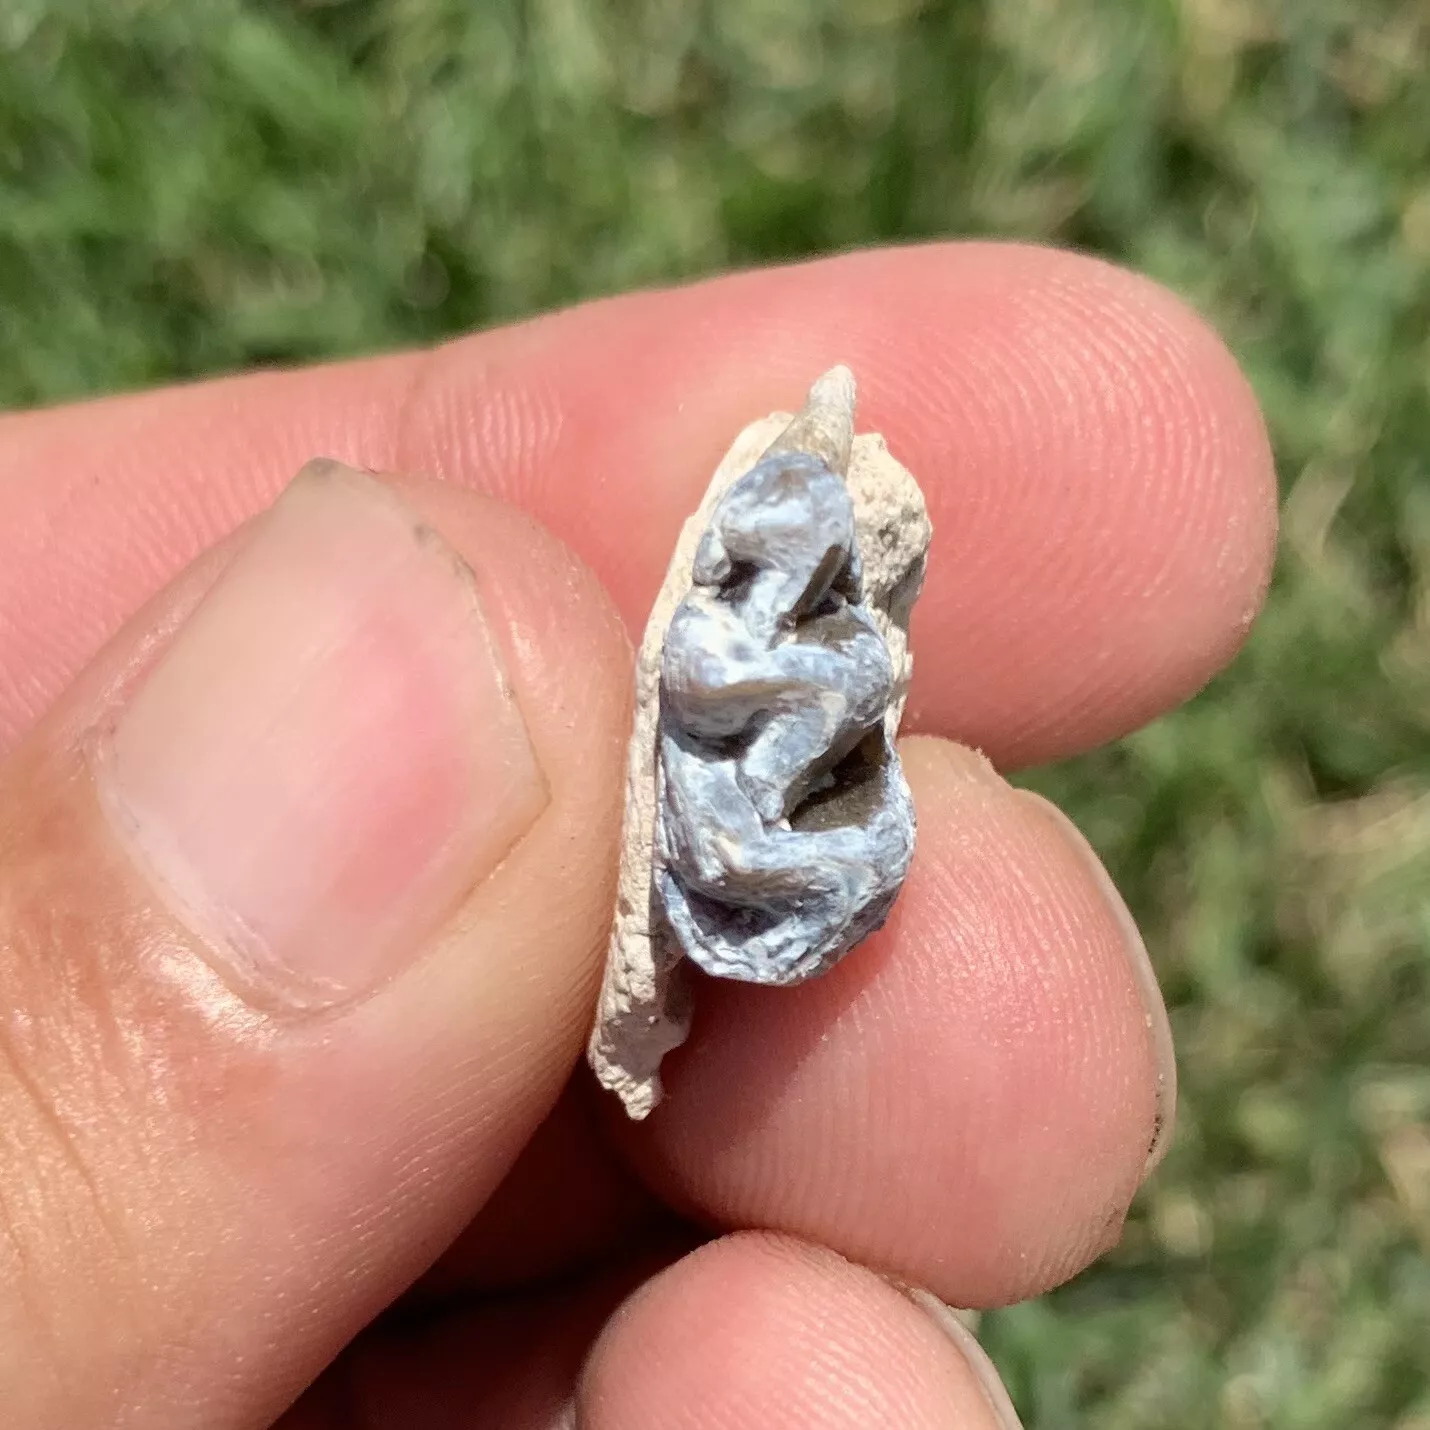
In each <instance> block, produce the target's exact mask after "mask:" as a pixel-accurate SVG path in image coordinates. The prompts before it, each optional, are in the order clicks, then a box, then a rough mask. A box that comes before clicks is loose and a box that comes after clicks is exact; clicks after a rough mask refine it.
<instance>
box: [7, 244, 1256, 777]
mask: <svg viewBox="0 0 1430 1430" xmlns="http://www.w3.org/2000/svg"><path fill="white" fill-rule="evenodd" d="M837 360H842V361H846V362H848V363H850V364H851V365H852V366H853V367H854V369H855V371H856V372H857V373H858V375H859V379H860V383H861V393H862V396H861V407H860V425H861V426H862V427H865V428H868V429H878V430H882V431H883V432H884V433H885V434H886V435H887V437H888V439H889V442H890V445H891V448H892V450H893V451H894V452H895V454H896V455H898V456H899V457H900V459H901V460H903V461H904V462H905V463H906V464H907V465H908V466H909V467H910V468H911V469H912V470H913V471H914V472H915V473H917V475H918V476H919V478H920V480H921V481H922V482H923V483H924V485H925V487H926V490H927V492H928V497H929V504H930V508H931V512H932V516H933V520H934V526H935V533H936V534H935V538H934V540H935V545H934V549H933V554H932V561H931V565H930V574H929V580H928V584H927V587H926V590H925V594H924V596H923V598H922V600H921V602H920V606H919V610H918V614H917V616H916V621H917V627H916V632H915V640H916V650H917V653H918V663H917V673H916V675H915V688H914V693H913V700H912V703H911V707H910V722H911V728H923V729H929V730H934V731H939V732H942V733H945V734H950V735H953V736H955V737H957V738H959V739H961V740H962V741H964V742H965V743H968V744H971V745H974V746H977V747H980V748H983V749H986V750H987V751H988V752H989V753H990V755H992V756H993V758H994V759H995V760H997V761H998V762H1000V763H1004V764H1006V763H1012V762H1025V761H1034V760H1042V759H1047V758H1051V757H1053V756H1056V755H1060V754H1064V753H1067V752H1069V751H1072V750H1076V749H1081V748H1085V747H1087V746H1090V745H1095V744H1098V743H1100V742H1101V741H1103V740H1105V739H1107V738H1109V737H1111V736H1113V735H1116V734H1118V733H1120V732H1122V731H1124V730H1126V729H1129V728H1131V727H1133V726H1135V725H1137V724H1139V723H1141V722H1142V721H1144V720H1146V719H1147V718H1149V717H1150V716H1151V715H1153V714H1156V713H1157V712H1159V711H1160V710H1162V709H1165V708H1167V707H1168V706H1170V705H1172V704H1175V703H1176V702H1177V701H1179V700H1181V699H1182V698H1183V697H1185V696H1186V695H1187V694H1188V693H1189V692H1190V691H1192V690H1195V689H1196V688H1197V687H1198V686H1199V685H1201V684H1202V682H1204V681H1205V680H1206V679H1207V678H1208V676H1209V675H1211V674H1212V673H1213V672H1214V671H1215V670H1216V669H1217V668H1219V666H1220V665H1222V664H1223V663H1224V662H1225V661H1226V660H1227V659H1228V658H1229V656H1230V655H1231V653H1232V652H1233V651H1234V650H1235V649H1236V647H1237V646H1238V644H1239V643H1240V641H1241V639H1242V637H1243V635H1244V634H1245V631H1246V628H1247V626H1248V624H1249V622H1250V620H1251V617H1252V615H1253V614H1254V612H1255V610H1256V608H1257V605H1258V603H1259V601H1260V597H1261V592H1262V589H1263V587H1264V584H1265V580H1266V575H1267V570H1268V565H1269V556H1270V550H1271V541H1272V536H1273V530H1274V511H1273V498H1274V486H1273V480H1272V471H1271V464H1270V458H1269V455H1268V448H1267V444H1266V438H1265V434H1264V431H1263V428H1262V424H1261V420H1260V417H1259V415H1258V413H1257V409H1256V404H1255V402H1254V400H1253V398H1252V396H1251V394H1250V391H1249V389H1248V388H1247V386H1246V384H1245V382H1244V381H1243V379H1242V378H1241V376H1240V374H1239V373H1238V371H1237V369H1236V366H1235V364H1234V362H1233V361H1232V359H1231V358H1230V356H1229V355H1228V354H1227V352H1226V350H1225V349H1224V348H1223V347H1222V345H1221V343H1220V342H1219V341H1218V340H1217V338H1216V337H1215V335H1214V334H1213V333H1212V332H1211V331H1210V330H1209V329H1208V328H1207V327H1206V326H1205V325H1204V324H1203V323H1202V322H1201V321H1200V320H1199V319H1198V318H1197V317H1196V316H1195V315H1193V314H1192V313H1190V312H1189V311H1188V310H1187V309H1186V308H1185V307H1184V306H1182V305H1181V304H1180V303H1179V302H1178V301H1177V300H1176V299H1174V298H1173V297H1171V296H1170V295H1169V294H1167V293H1166V292H1164V291H1163V290H1162V289H1160V288H1158V287H1157V286H1156V285H1154V284H1152V283H1149V282H1147V281H1146V280H1144V279H1141V278H1138V277H1136V276H1134V275H1132V274H1128V273H1124V272H1121V271H1119V270H1117V269H1114V268H1110V267H1108V266H1107V265H1105V264H1102V263H1099V262H1097V261H1094V260H1092V259H1088V258H1083V257H1079V256H1077V255H1072V254H1066V253H1058V252H1054V251H1051V250H1046V249H1038V248H1029V247H1020V246H1016V245H999V244H993V245H988V244H966V245H958V244H953V245H950V244H940V245H931V246H929V247H926V248H922V249H904V250H898V251H876V252H869V253H862V254H855V255H851V256H848V257H844V258H839V259H833V260H829V261H826V262H821V263H814V264H809V265H806V266H803V267H798V268H788V269H782V270H769V271H765V272H758V273H748V274H743V275H739V276H736V277H733V278H726V279H721V280H718V281H715V282H710V283H703V284H699V285H696V286H693V287H690V288H685V289H681V290H677V291H675V292H668V293H649V294H639V295H636V296H633V297H629V298H623V299H618V300H614V301H610V302H605V303H598V304H593V305H590V306H587V307H584V308H578V309H575V310H573V311H571V312H567V313H564V314H560V315H557V316H555V317H552V318H543V319H541V320H539V321H537V322H534V323H530V324H526V325H523V326H521V327H517V328H512V329H507V330H503V331H500V332H495V333H488V334H483V335H481V336H478V337H475V338H470V339H467V340H464V341H462V342H458V343H454V344H452V345H450V346H449V347H446V348H443V349H440V350H439V351H437V352H435V353H432V354H427V355H418V354H413V355H408V356H402V357H395V358H384V359H381V360H378V361H375V362H365V363H358V364H349V365H344V366H341V367H330V368H322V369H316V370H313V371H310V372H305V373H297V374H288V375H275V374H262V375H258V376H253V377H248V378H243V379H236V380H229V381H226V382H220V383H213V384H207V385H204V386H199V387H191V388H186V389H179V390H175V391H169V392H161V393H155V394H150V395H147V396H143V397H134V398H125V399H120V400H116V401H110V402H106V403H101V404H98V405H94V406H91V407H89V408H87V409H84V410H83V412H82V413H77V412H75V411H72V410H71V411H66V410H57V411H53V412H47V413H39V414H31V415H27V416H17V417H11V418H9V419H7V420H5V421H3V422H0V472H3V473H4V474H5V480H4V485H3V487H0V517H3V529H4V530H6V531H7V532H8V533H9V536H8V537H7V546H6V559H5V560H4V561H0V612H3V613H4V615H3V616H0V740H4V739H5V738H6V737H7V735H13V733H14V732H15V731H17V730H18V729H19V728H21V727H22V726H23V725H24V724H25V723H26V722H27V721H28V720H29V719H31V718H33V716H34V715H35V714H36V713H37V712H38V711H39V710H41V709H42V708H43V707H44V705H45V704H46V703H47V701H48V700H49V699H50V698H52V697H53V695H54V694H55V693H56V692H57V691H58V689H60V688H61V686H62V685H63V684H64V683H65V681H66V680H67V679H68V678H69V676H70V675H71V674H72V673H73V672H74V671H75V670H76V669H77V668H78V667H79V665H80V664H82V663H83V662H84V661H85V660H86V659H87V658H88V656H89V655H90V653H92V651H93V650H94V649H95V648H96V646H97V645H98V644H99V643H100V641H101V640H102V639H103V638H104V637H105V636H106V635H107V634H108V633H109V632H110V631H112V630H113V629H114V627H115V626H116V625H117V624H118V622H119V621H120V620H121V619H122V618H123V616H124V615H125V614H126V613H127V612H128V611H130V610H132V609H133V608H134V607H135V606H136V605H137V604H138V603H139V602H140V601H141V600H143V599H144V597H145V596H146V595H147V594H148V593H149V592H151V591H152V590H154V589H155V588H157V587H158V586H160V585H162V584H163V583H164V582H165V581H166V580H167V579H168V578H169V577H170V576H171V575H172V573H173V572H174V571H175V570H176V569H177V568H178V566H179V565H181V564H182V563H183V562H184V561H185V560H187V559H189V558H190V557H191V556H192V555H194V554H195V553H196V552H197V551H198V550H200V549H201V548H202V547H204V546H206V545H208V544H209V543H211V542H212V541H214V540H215V539H216V538H218V537H220V536H221V535H223V534H224V533H225V532H226V531H227V530H229V529H230V528H231V527H232V526H233V525H234V524H235V523H236V522H238V521H239V520H241V519H242V518H243V517H244V516H245V515H247V514H249V513H251V512H252V511H254V510H257V509H258V508H259V507H261V506H262V505H263V504H264V503H265V502H267V501H268V500H269V499H270V498H271V497H272V495H273V493H274V492H275V491H276V490H277V489H278V487H279V486H280V485H281V483H282V482H283V481H284V480H286V476H287V474H288V473H289V472H290V471H292V470H294V468H295V466H296V465H297V464H298V463H299V462H301V461H302V460H304V459H306V458H307V457H308V456H310V455H312V454H313V453H315V452H330V453H332V454H334V455H336V456H339V457H343V458H346V459H351V460H354V461H356V462H358V463H360V464H363V465H369V466H387V467H396V468H400V469H409V470H411V469H419V470H427V471H431V472H434V473H437V474H439V475H442V476H445V477H448V478H451V479H452V480H453V481H455V482H458V483H462V484H466V485H471V486H476V487H479V488H481V489H483V490H485V491H489V492H495V493H497V494H499V495H502V496H505V497H507V498H509V499H511V500H512V501H514V502H516V503H517V504H519V505H521V506H523V507H524V508H526V509H527V510H528V511H530V512H532V513H534V514H536V515H537V516H538V517H540V518H541V519H542V520H543V521H544V522H545V523H547V525H548V526H549V527H550V528H551V529H552V530H553V531H555V532H556V533H557V534H558V535H560V536H562V537H563V538H564V539H565V540H567V541H568V542H569V543H570V544H571V545H572V547H573V548H574V549H575V550H576V551H577V552H578V553H579V554H580V555H582V556H583V557H584V558H585V559H586V561H587V562H588V563H589V564H590V565H591V566H592V568H593V569H594V570H595V571H596V573H597V575H598V576H599V577H600V578H601V579H602V580H603V581H604V582H605V584H606V586H607V588H608V589H609V590H610V591H611V593H612V595H613V596H614V597H615V600H616V602H617V604H618V606H619V607H620V609H621V611H622V613H623V614H624V616H625V617H626V621H627V625H628V627H629V628H630V629H632V630H634V629H636V628H637V627H638V626H639V624H640V623H641V622H642V621H643V620H644V618H645V614H646V612H647V610H648V609H649V605H650V601H651V599H652V596H653V594H654V592H655V590H656V587H657V586H658V584H659V580H660V576H661V572H662V571H663V568H664V565H665V562H666V559H667V557H668V555H669V551H670V548H671V544H672V541H673V539H674V535H675V532H676V530H677V527H678V525H679V523H680V522H681V520H682V519H683V518H684V517H685V516H686V515H687V514H688V513H689V511H690V510H691V509H692V508H693V507H694V505H695V504H696V501H697V499H698V496H699V493H700V491H701V489H702V488H703V486H704V484H705V482H706V480H707V479H708V476H709V474H710V471H711V470H712V468H713V467H714V465H715V463H716V461H717V460H718V458H719V456H720V455H721V453H722V452H723V450H724V448H725V446H726V445H727V444H728V443H729V442H730V441H731V439H732V438H733V436H734V435H735V433H736V432H737V431H738V430H739V428H740V427H741V426H742V425H743V424H744V423H746V422H748V421H750V420H752V419H753V418H755V417H758V416H761V415H763V414H764V413H765V412H767V411H769V410H770V409H771V408H776V407H789V406H790V405H792V404H795V403H797V402H798V401H799V400H800V399H801V397H802V395H803V391H804V388H805V387H806V385H807V384H808V382H809V381H810V379H811V378H812V377H813V376H815V375H816V374H817V373H818V372H820V371H822V370H823V369H824V368H826V367H828V366H829V365H830V364H831V363H833V362H834V361H837Z"/></svg>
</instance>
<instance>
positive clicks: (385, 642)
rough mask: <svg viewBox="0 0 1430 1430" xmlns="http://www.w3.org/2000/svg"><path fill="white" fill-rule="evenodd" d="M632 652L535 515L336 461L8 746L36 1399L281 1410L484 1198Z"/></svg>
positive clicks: (601, 913) (21, 1176)
mask: <svg viewBox="0 0 1430 1430" xmlns="http://www.w3.org/2000/svg"><path fill="white" fill-rule="evenodd" d="M438 531H440V532H441V535H438V534H437V533H438ZM628 665H629V657H628V653H627V647H626V643H625V637H624V635H623V634H622V632H621V630H620V627H619V624H618V622H617V620H616V617H615V616H614V614H613V612H612V611H611V610H610V608H609V607H608V605H607V602H606V599H605V597H604V595H603V593H602V592H601V590H600V588H599V587H598V585H597V584H596V582H595V580H594V578H593V577H591V576H590V575H589V574H588V573H587V572H586V571H585V570H584V569H583V568H581V567H580V566H579V565H578V564H577V563H576V561H575V559H574V558H573V557H571V556H570V555H569V554H568V553H567V552H566V551H565V549H564V548H562V547H561V546H559V545H558V544H557V543H556V541H555V540H554V539H553V538H551V537H550V536H548V535H546V534H545V533H544V532H543V531H541V530H540V529H539V528H537V527H536V526H534V525H533V524H532V523H531V521H530V520H529V519H528V518H526V517H523V516H521V515H519V514H518V513H516V512H514V511H513V510H511V509H509V508H507V507H505V506H503V505H501V504H500V503H496V502H493V501H490V500H486V499H481V498H476V497H473V496H470V495H464V494H462V493H459V492H457V491H454V490H452V489H449V488H439V487H420V486H416V485H411V486H406V487H402V488H399V487H397V486H395V485H392V484H387V483H383V482H379V481H378V480H376V479H374V478H371V477H368V476H365V475H361V474H358V473H355V472H351V471H348V470H347V469H345V468H340V467H337V466H336V464H332V463H314V464H313V465H312V466H310V467H309V468H307V469H305V471H304V473H303V474H302V475H301V476H300V477H299V478H298V480H297V481H296V482H295V483H294V484H293V485H292V486H291V487H290V488H289V490H288V491H287V492H286V493H285V495H284V496H283V497H282V498H281V499H280V500H279V501H278V503H277V504H276V506H275V507H274V508H273V509H272V510H271V511H269V512H268V513H267V514H266V515H264V516H262V517H260V518H259V519H258V520H257V521H256V522H255V523H253V524H252V525H251V526H250V527H249V528H248V529H247V530H246V531H245V532H244V533H242V534H241V535H240V536H239V537H238V538H236V539H235V540H234V542H233V543H231V544H230V546H229V547H228V548H226V549H224V550H221V551H219V552H215V553H211V554H210V556H209V557H208V558H206V559H205V560H204V561H201V562H200V563H199V564H198V565H197V566H196V567H194V568H192V569H191V570H190V571H189V573H187V574H186V575H185V576H184V577H182V578H181V579H180V580H179V581H178V582H177V583H176V585H175V586H174V587H173V588H172V589H171V590H169V591H168V592H166V593H165V594H164V595H163V596H162V597H161V598H160V599H159V600H158V601H157V602H156V603H155V605H154V606H153V607H152V608H151V609H150V610H149V611H147V612H146V613H145V614H144V615H143V616H142V617H141V618H139V619H138V620H137V621H136V623H135V624H134V625H133V626H132V627H131V628H130V629H129V630H128V631H127V632H126V633H125V634H124V635H123V636H122V637H121V639H120V640H119V641H118V643H117V644H116V646H115V647H114V648H113V649H111V650H110V651H109V652H108V653H107V654H106V655H105V657H103V659H102V660H101V661H100V663H99V665H98V667H97V668H95V669H94V670H92V671H90V672H89V674H88V675H87V676H86V677H84V678H83V679H82V680H81V682H80V683H79V684H78V685H77V686H76V687H75V688H74V689H73V690H72V691H71V692H70V693H69V695H68V696H67V697H66V699H65V701H64V702H63V704H62V706H61V707H60V708H59V709H57V710H56V711H55V712H54V713H53V714H52V715H51V716H50V717H49V718H48V720H47V721H46V722H45V723H44V724H43V725H42V726H41V727H40V728H39V729H38V730H37V731H36V732H35V733H34V734H33V735H32V736H31V737H30V739H29V740H28V742H27V743H26V745H25V746H24V747H23V748H22V749H20V750H19V751H18V752H16V754H15V755H14V756H12V757H11V758H10V760H9V761H8V762H7V763H5V764H4V765H3V766H0V1273H3V1274H0V1403H3V1404H4V1405H5V1408H6V1411H7V1414H6V1416H5V1419H6V1422H7V1423H9V1424H14V1425H24V1426H33V1427H60V1426H63V1427H66V1430H86V1427H91V1426H94V1427H98V1426H105V1427H109V1426H122V1425H140V1424H142V1425H143V1426H145V1427H146V1430H148V1428H149V1427H168V1426H175V1427H179V1426H182V1427H189V1426H193V1425H197V1424H202V1425H204V1426H205V1427H209V1430H220V1427H223V1426H237V1425H250V1424H253V1423H255V1422H262V1423H266V1417H268V1416H271V1415H276V1414H277V1413H278V1412H279V1411H280V1410H281V1408H282V1407H283V1405H285V1404H286V1403H287V1402H288V1401H289V1400H290V1399H291V1398H292V1397H293V1396H294V1395H295V1394H296V1393H297V1391H298V1390H299V1389H300V1388H301V1387H302V1386H303V1384H305V1383H306V1382H307V1381H308V1380H309V1379H311V1378H312V1377H313V1376H314V1375H315V1374H316V1373H317V1372H318V1370H319V1369H321V1367H322V1366H323V1365H324V1364H325V1363H326V1362H327V1361H328V1360H329V1359H330V1358H331V1357H332V1356H333V1355H334V1354H335V1353H336V1351H337V1350H338V1349H339V1348H340V1347H341V1345H342V1344H343V1343H344V1342H345V1341H346V1340H347V1339H348V1338H349V1337H350V1336H351V1335H352V1333H353V1332H354V1331H356V1330H357V1329H358V1328H359V1327H360V1326H361V1325H362V1324H363V1323H365V1322H366V1321H367V1320H368V1319H370V1317H371V1316H372V1315H373V1314H374V1313H375V1312H376V1311H377V1310H378V1309H380V1308H381V1307H382V1306H383V1305H384V1304H386V1303H387V1301H389V1300H390V1299H391V1298H392V1297H393V1296H394V1295H395V1294H396V1293H397V1292H398V1291H399V1290H400V1289H401V1288H402V1287H403V1286H404V1285H405V1284H406V1283H407V1282H408V1281H410V1280H411V1279H412V1278H413V1277H414V1276H415V1275H416V1274H417V1273H418V1272H419V1271H420V1270H421V1269H422V1268H423V1267H424V1266H425V1265H426V1264H427V1263H428V1262H429V1261H430V1260H431V1259H432V1258H433V1256H434V1255H435V1254H436V1252H437V1251H438V1250H440V1249H441V1247H442V1246H443V1245H444V1244H445V1242H446V1241H447V1240H449V1239H450V1238H451V1237H452V1236H453V1235H454V1234H455V1233H456V1232H457V1231H458V1230H459V1229H460V1227H461V1226H462V1225H463V1224H464V1223H465V1221H466V1220H467V1219H468V1218H469V1217H470V1216H471V1214H472V1213H473V1211H474V1210H475V1209H476V1208H477V1206H478V1205H479V1204H480V1203H481V1202H482V1200H483V1199H484V1198H485V1197H486V1195H487V1194H488V1193H489V1192H490V1190H491V1189H492V1187H493V1186H494V1185H495V1184H496V1183H497V1181H498V1180H499V1179H500V1178H501V1176H502V1175H503V1173H504V1171H505V1169H506V1168H507V1166H508V1165H509V1164H510V1163H511V1161H512V1160H513V1158H514V1156H515V1155H516V1152H517V1150H518V1149H519V1148H520V1146H521V1144H522V1143H523V1142H524V1141H525V1140H526V1138H527V1137H528V1136H529V1134H530V1132H531V1130H532V1129H533V1127H534V1126H535V1125H536V1123H537V1122H538V1121H539V1120H540V1119H541V1117H542V1116H543V1114H544V1113H545V1111H546V1109H547V1108H548V1106H549V1105H550V1103H551V1102H552V1101H553V1100H554V1098H555V1096H556V1094H557V1092H558V1090H559V1088H560V1086H561V1083H562V1081H563V1079H564V1077H565V1076H566V1074H567V1072H568V1071H569V1069H570V1066H571V1063H572V1061H573V1059H574V1058H575V1056H576V1054H577V1052H578V1049H579V1046H580V1041H581V1037H582V1034H583V1032H584V1027H585V1021H586V1019H587V1018H588V1016H589V1010H590V1007H591V1004H592V1001H593V996H594V980H595V977H596V972H597V969H596V958H597V953H598V950H599V948H600V944H601V936H602V933H603V931H604V925H605V922H606V920H607V918H608V917H609V900H610V891H611V880H612V874H613V862H614V847H615V839H616V830H617V825H618V801H619V788H620V769H621V758H620V749H621V745H622V742H623V739H624V735H625V725H626V705H625V691H626V687H627V683H628Z"/></svg>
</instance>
